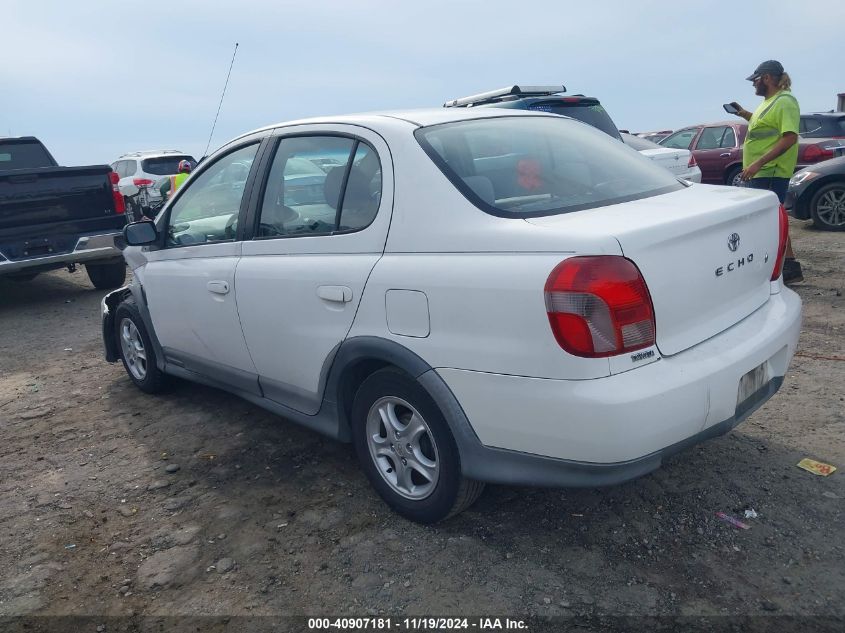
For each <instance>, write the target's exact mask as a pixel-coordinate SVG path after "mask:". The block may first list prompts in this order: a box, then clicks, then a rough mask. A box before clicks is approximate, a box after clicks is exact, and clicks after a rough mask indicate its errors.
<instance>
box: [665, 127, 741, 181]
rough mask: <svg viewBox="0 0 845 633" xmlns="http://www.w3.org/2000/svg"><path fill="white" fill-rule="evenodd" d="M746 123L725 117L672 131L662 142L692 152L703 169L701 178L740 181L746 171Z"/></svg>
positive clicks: (704, 179)
mask: <svg viewBox="0 0 845 633" xmlns="http://www.w3.org/2000/svg"><path fill="white" fill-rule="evenodd" d="M747 130H748V125H747V124H746V123H736V122H734V121H722V122H719V123H709V124H706V125H696V126H690V127H686V128H683V129H680V130H678V131H677V132H674V133H673V134H670V135H669V136H667V137H666V138H664V139H663V140H662V141H660V143H659V144H660V145H661V146H662V147H667V148H671V149H686V150H690V151H691V152H692V155H693V156H694V157H695V161H696V163H697V164H698V167H699V169H700V170H701V182H704V183H708V184H712V185H738V184H740V179H739V174H740V172H742V143H743V142H744V141H745V133H746V131H747Z"/></svg>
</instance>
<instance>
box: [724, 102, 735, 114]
mask: <svg viewBox="0 0 845 633" xmlns="http://www.w3.org/2000/svg"><path fill="white" fill-rule="evenodd" d="M722 107H723V108H724V109H725V112H727V113H728V114H739V108H737V107H736V105H735V104H734V103H726V104H724V105H723V106H722Z"/></svg>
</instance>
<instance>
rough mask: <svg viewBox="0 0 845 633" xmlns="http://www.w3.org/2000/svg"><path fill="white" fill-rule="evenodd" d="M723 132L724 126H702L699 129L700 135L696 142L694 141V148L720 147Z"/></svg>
mask: <svg viewBox="0 0 845 633" xmlns="http://www.w3.org/2000/svg"><path fill="white" fill-rule="evenodd" d="M724 133H725V128H724V127H706V128H704V129H703V130H702V131H701V136H699V137H698V143H696V145H695V149H716V148H718V147H720V146H721V144H722V135H723V134H724Z"/></svg>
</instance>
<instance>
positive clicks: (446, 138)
mask: <svg viewBox="0 0 845 633" xmlns="http://www.w3.org/2000/svg"><path fill="white" fill-rule="evenodd" d="M299 159H307V160H310V161H312V162H314V161H317V162H320V161H322V162H326V161H327V159H332V160H335V161H337V162H338V163H339V164H338V166H336V167H334V168H331V169H329V171H328V172H327V173H324V174H322V175H321V174H319V173H317V172H316V170H300V169H299V167H298V166H299V165H300V164H301V161H300V160H299ZM786 231H787V222H786V215H785V213H784V212H783V210H782V208H780V207H779V205H778V202H777V199H776V198H775V196H774V195H773V194H771V193H769V192H765V191H758V190H754V189H740V188H735V187H716V186H701V185H692V184H689V183H681V182H679V181H678V180H677V179H675V178H674V177H673V176H672V175H671V174H669V173H668V172H666V171H665V170H663V169H661V168H660V167H658V166H656V165H654V164H653V163H652V161H650V160H648V159H647V158H645V157H643V156H641V155H639V154H637V153H636V152H632V151H630V150H629V149H628V148H626V147H624V146H623V145H622V144H620V143H619V142H618V141H616V140H614V139H612V138H610V137H608V136H607V135H606V134H604V133H602V132H600V131H598V130H596V129H594V128H592V127H590V126H588V125H585V124H583V123H581V122H579V121H575V120H571V119H567V118H563V117H559V116H555V115H550V114H544V113H532V112H522V111H514V112H503V111H502V110H498V109H480V108H479V109H472V110H467V109H461V110H457V109H437V110H423V111H412V112H396V113H391V114H373V115H359V116H350V117H336V118H323V119H313V120H306V121H299V122H294V123H288V124H279V125H275V126H271V127H267V128H264V129H261V130H258V131H256V132H252V133H250V134H246V135H244V136H241V137H239V138H237V139H235V140H233V141H232V142H230V143H228V144H227V145H226V146H224V147H223V148H222V149H220V150H219V151H218V152H217V153H215V154H214V155H213V156H211V157H210V158H208V159H207V160H206V161H204V162H203V164H202V165H201V167H200V168H199V169H197V170H195V173H194V174H193V175H192V177H191V179H190V180H189V181H188V182H187V183H186V184H185V185H184V186H183V188H181V189H180V190H179V191H178V193H177V194H176V196H174V198H173V199H172V200H170V201H169V202H168V203H167V206H165V208H164V210H163V211H162V212H161V213H160V214H159V216H158V217H157V219H156V221H155V223H153V222H139V223H135V224H131V225H129V226H127V228H126V229H125V232H124V234H125V238H126V241H127V243H128V244H130V245H132V246H129V247H127V248H126V249H125V251H124V256H125V258H126V260H127V262H128V263H129V265H130V266H131V267H132V269H133V271H134V276H133V282H132V284H131V285H130V286H129V287H127V288H123V289H121V290H118V291H115V292H113V293H111V294H109V295H108V296H106V297H105V298H104V300H103V335H104V343H105V349H106V358H107V360H109V361H112V362H114V361H116V360H118V359H120V360H122V362H123V364H124V366H125V368H126V370H127V372H128V374H129V377H130V379H131V380H132V381H133V382H134V383H135V384H136V385H137V386H138V387H139V388H141V389H142V390H144V391H147V392H155V391H158V390H159V389H160V388H161V387H162V385H163V383H164V382H165V378H166V377H167V375H171V376H177V377H181V378H185V379H188V380H193V381H197V382H201V383H205V384H209V385H213V386H216V387H219V388H222V389H226V390H228V391H230V392H232V393H233V394H236V395H238V396H240V397H242V398H245V399H246V400H248V401H250V402H253V403H255V404H257V405H259V406H262V407H264V408H266V409H269V410H270V411H274V412H276V413H278V414H279V415H281V416H283V417H285V418H287V419H290V420H293V421H296V422H298V423H301V424H303V425H305V426H308V427H310V428H312V429H314V430H317V431H319V432H322V433H325V434H326V435H329V436H331V437H334V438H337V439H340V440H342V441H351V442H352V443H353V444H354V446H355V449H356V452H357V454H358V456H359V458H360V461H361V463H362V466H363V469H364V471H365V472H366V474H367V476H368V478H369V479H370V481H371V482H372V484H373V486H374V487H375V488H376V490H377V491H378V492H379V494H380V495H381V496H382V497H383V498H384V499H385V500H386V501H387V503H388V504H389V505H390V506H391V507H392V508H394V509H395V510H396V511H397V512H399V513H401V514H402V515H404V516H406V517H408V518H411V519H413V520H416V521H422V522H432V521H437V520H439V519H443V518H444V517H447V516H449V515H450V514H454V513H456V512H459V511H460V510H462V509H463V508H465V507H467V506H468V505H469V504H470V503H472V502H473V500H474V499H475V498H476V497H477V496H478V494H479V493H480V491H481V489H482V487H483V482H497V483H512V484H519V485H537V486H596V485H605V484H614V483H618V482H621V481H625V480H628V479H631V478H634V477H638V476H640V475H643V474H645V473H648V472H650V471H652V470H654V469H656V468H658V467H659V466H660V464H661V462H662V461H663V459H664V458H666V456H668V455H671V454H673V453H675V452H677V451H680V450H682V449H684V448H686V447H688V446H690V445H692V444H694V443H695V442H698V441H701V440H704V439H706V438H710V437H714V436H716V435H719V434H722V433H726V432H727V431H729V430H730V429H731V428H733V427H734V426H735V425H737V424H738V423H739V422H740V421H742V420H743V419H745V418H746V417H747V416H748V415H750V414H751V412H752V411H754V410H755V409H756V408H757V407H758V406H760V405H761V404H762V403H763V402H764V401H766V400H767V399H768V398H769V397H771V396H772V395H773V394H774V393H775V391H777V389H778V388H779V387H780V385H781V383H782V381H783V378H784V375H785V373H786V370H787V367H788V365H789V362H790V359H791V358H792V355H793V353H794V352H795V347H796V344H797V340H798V333H799V330H800V320H801V301H800V299H799V298H798V296H797V295H796V294H795V293H793V292H792V291H791V290H789V289H787V288H786V287H784V286H783V284H782V281H781V276H780V270H781V265H782V257H783V254H784V249H785V243H786Z"/></svg>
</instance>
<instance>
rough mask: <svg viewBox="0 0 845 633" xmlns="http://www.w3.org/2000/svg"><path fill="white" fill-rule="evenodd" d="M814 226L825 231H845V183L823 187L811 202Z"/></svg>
mask: <svg viewBox="0 0 845 633" xmlns="http://www.w3.org/2000/svg"><path fill="white" fill-rule="evenodd" d="M810 216H812V218H813V226H815V227H816V228H819V229H823V230H825V231H845V181H842V182H833V183H830V184H828V185H825V186H824V187H821V188H820V189H819V190H818V191H817V192H816V193H815V194H814V195H813V199H812V200H810Z"/></svg>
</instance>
